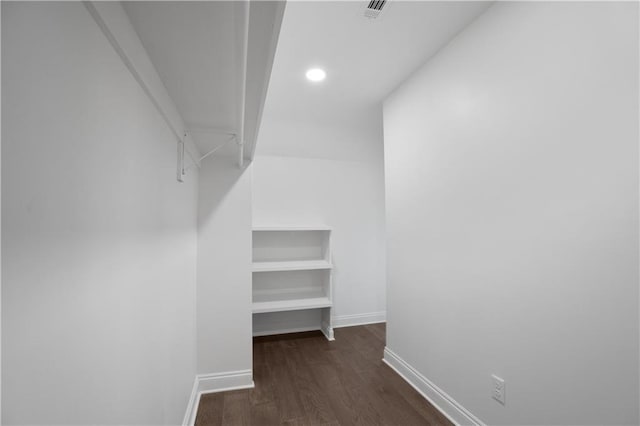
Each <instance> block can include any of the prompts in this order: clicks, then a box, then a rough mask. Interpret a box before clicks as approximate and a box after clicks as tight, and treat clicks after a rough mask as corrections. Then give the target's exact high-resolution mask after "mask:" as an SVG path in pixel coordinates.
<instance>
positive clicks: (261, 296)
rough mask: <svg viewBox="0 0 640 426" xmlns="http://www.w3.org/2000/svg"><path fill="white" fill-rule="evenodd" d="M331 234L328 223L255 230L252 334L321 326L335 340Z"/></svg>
mask: <svg viewBox="0 0 640 426" xmlns="http://www.w3.org/2000/svg"><path fill="white" fill-rule="evenodd" d="M331 234H332V232H331V228H330V227H329V226H326V225H309V226H305V225H302V226H301V225H296V226H281V225H274V226H270V225H269V226H255V227H254V228H253V244H252V245H253V264H252V270H253V272H254V274H253V290H252V310H253V314H254V315H253V327H254V334H256V333H257V334H259V335H265V334H279V333H287V332H293V331H296V330H297V331H299V330H300V329H305V330H308V329H317V330H321V331H322V332H323V333H324V334H325V336H326V337H327V339H329V340H333V326H332V314H331V310H332V306H333V286H332V280H331V278H332V277H331V275H332V274H331V270H332V268H333V265H332V263H331V244H330V239H331ZM316 327H317V328H316Z"/></svg>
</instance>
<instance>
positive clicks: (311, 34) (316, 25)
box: [265, 0, 491, 120]
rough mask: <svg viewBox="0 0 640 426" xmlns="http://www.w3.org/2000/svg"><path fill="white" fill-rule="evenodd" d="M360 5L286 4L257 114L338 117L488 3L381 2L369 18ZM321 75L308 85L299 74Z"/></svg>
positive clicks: (403, 72) (402, 74)
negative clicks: (313, 70) (319, 71)
mask: <svg viewBox="0 0 640 426" xmlns="http://www.w3.org/2000/svg"><path fill="white" fill-rule="evenodd" d="M368 3H369V2H368V1H366V0H360V1H337V2H336V1H300V2H289V3H288V4H287V8H286V11H285V15H284V20H283V24H282V28H281V31H280V40H279V43H278V49H277V52H276V58H275V62H274V66H273V70H272V78H271V82H270V85H269V93H268V96H267V104H266V106H265V115H268V116H270V117H278V118H284V119H289V120H291V119H300V120H309V119H318V118H323V117H324V118H326V119H340V118H344V117H346V116H348V115H349V114H350V113H351V112H354V111H358V110H361V109H363V108H366V107H370V106H371V105H375V104H380V103H381V102H382V100H383V99H384V98H385V97H386V96H387V95H388V94H389V93H390V92H391V91H392V90H393V89H394V88H395V87H396V86H397V85H398V84H400V83H401V82H402V81H403V80H404V79H406V78H407V77H408V76H409V75H410V74H411V73H412V72H413V71H414V70H415V69H417V68H418V67H419V66H420V65H421V64H423V63H424V62H425V61H427V60H428V59H429V58H430V57H431V56H433V55H434V54H435V53H436V52H437V51H438V50H439V49H441V48H442V47H443V46H445V45H446V44H447V42H449V40H451V39H452V38H453V37H454V36H455V35H456V34H457V33H458V32H460V31H461V30H462V29H463V28H465V27H466V26H467V25H468V24H469V23H470V22H471V21H473V20H474V19H475V18H476V17H477V16H478V15H480V14H481V13H482V12H484V11H485V10H486V9H487V8H488V7H489V6H490V5H491V2H479V1H478V2H476V1H471V2H458V1H399V0H391V1H387V4H386V6H385V7H384V9H383V11H382V13H381V15H380V16H379V17H378V18H377V19H368V18H366V17H365V16H364V12H365V8H366V6H367V5H368ZM314 66H319V67H322V68H324V69H325V70H326V71H327V79H326V81H324V82H323V83H322V84H310V83H309V82H308V81H306V79H305V71H306V70H307V69H308V68H310V67H314Z"/></svg>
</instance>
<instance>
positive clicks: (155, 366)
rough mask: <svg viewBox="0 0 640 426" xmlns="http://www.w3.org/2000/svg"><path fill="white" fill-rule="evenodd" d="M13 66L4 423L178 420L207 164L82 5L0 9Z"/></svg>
mask: <svg viewBox="0 0 640 426" xmlns="http://www.w3.org/2000/svg"><path fill="white" fill-rule="evenodd" d="M2 66H3V69H2V95H3V96H2V123H3V126H2V151H3V152H2V159H3V164H2V173H3V179H2V209H3V211H2V231H3V232H2V264H3V268H2V285H3V286H2V371H3V375H2V406H3V410H2V416H3V417H2V422H3V424H177V423H180V422H181V421H182V418H183V415H184V410H185V407H186V405H187V399H188V397H189V394H190V391H191V388H192V385H193V379H194V375H195V373H196V352H195V350H196V336H195V330H196V326H195V319H196V318H195V289H196V277H195V275H196V244H197V237H196V225H197V222H196V220H197V219H196V218H197V211H196V202H197V179H198V177H197V172H196V171H192V172H190V174H189V176H187V178H186V182H185V183H184V184H179V183H177V182H176V179H175V175H176V172H175V166H176V142H175V140H174V138H173V137H172V135H171V132H170V130H169V129H168V128H167V127H166V125H165V123H164V121H163V120H162V118H161V117H160V115H159V114H158V113H157V112H156V110H155V108H154V107H153V105H152V104H151V103H150V102H149V100H148V98H147V97H146V96H145V94H144V93H143V91H142V89H141V88H140V87H139V85H138V83H137V82H136V81H135V80H134V79H133V77H132V76H131V74H130V73H129V71H128V70H127V69H126V68H125V66H124V65H123V63H122V61H121V59H120V58H119V57H118V55H117V54H116V53H115V52H114V50H113V48H112V46H111V45H110V44H109V42H108V41H107V40H106V38H105V36H104V35H103V33H102V32H101V31H100V29H99V28H98V26H97V25H96V23H95V22H94V20H93V19H92V18H91V16H90V15H89V13H88V12H87V9H86V8H85V7H84V6H83V5H82V4H81V3H73V2H69V3H3V4H2Z"/></svg>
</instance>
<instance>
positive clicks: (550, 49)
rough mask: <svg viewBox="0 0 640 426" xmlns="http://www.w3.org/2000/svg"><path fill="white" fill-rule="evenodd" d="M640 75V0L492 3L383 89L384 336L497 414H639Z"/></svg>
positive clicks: (579, 417) (516, 418)
mask: <svg viewBox="0 0 640 426" xmlns="http://www.w3.org/2000/svg"><path fill="white" fill-rule="evenodd" d="M638 71H639V70H638V4H637V3H613V2H600V3H574V2H567V3H562V2H497V3H496V4H495V5H494V6H492V7H491V8H490V9H489V10H488V11H487V12H485V14H484V15H482V16H481V17H480V18H479V19H478V20H477V21H475V22H474V23H473V24H471V26H469V27H468V28H467V29H466V30H465V31H463V32H462V33H461V34H460V35H459V36H458V37H457V38H456V39H454V40H453V41H452V42H451V43H450V44H449V45H448V46H447V47H446V48H444V49H443V50H442V51H440V53H438V55H437V56H435V57H434V58H433V59H432V60H430V61H429V62H428V63H427V64H426V65H425V66H424V67H422V68H421V69H420V70H419V71H417V72H416V74H414V76H413V77H411V78H410V79H409V80H408V81H407V82H405V83H404V84H403V85H402V86H401V87H400V88H399V89H398V90H397V91H396V92H395V93H393V94H392V95H391V96H390V97H389V98H388V99H387V100H386V102H385V105H384V131H385V166H386V168H385V173H386V207H387V236H388V238H387V250H388V264H387V267H388V271H389V272H388V274H389V286H388V291H389V292H388V328H387V339H388V343H387V344H388V347H389V348H390V349H391V350H393V351H394V352H395V353H396V354H398V355H399V356H400V357H401V358H403V359H404V360H405V361H406V362H408V363H409V364H411V365H412V366H413V367H414V368H416V369H417V370H418V371H419V372H420V373H422V374H423V375H424V376H426V377H427V378H428V379H430V380H431V381H432V382H434V384H435V385H437V386H438V387H440V388H441V389H442V390H444V391H445V392H446V393H447V394H449V395H450V396H451V397H453V398H454V399H455V400H456V401H458V402H459V403H460V404H462V405H463V406H464V407H466V408H467V409H468V410H469V411H471V412H472V413H473V414H475V415H476V416H477V417H479V418H480V419H481V420H482V421H484V422H486V423H487V424H511V425H513V424H637V423H638V421H639V418H638V401H639V399H638ZM491 374H497V375H498V376H500V377H502V378H503V379H505V380H506V405H505V406H502V405H500V404H499V403H497V402H496V401H494V400H492V399H491V381H490V375H491Z"/></svg>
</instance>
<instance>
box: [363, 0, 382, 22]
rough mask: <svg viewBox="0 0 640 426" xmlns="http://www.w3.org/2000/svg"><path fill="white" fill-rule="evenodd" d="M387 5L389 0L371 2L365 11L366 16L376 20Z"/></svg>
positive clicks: (373, 0)
mask: <svg viewBox="0 0 640 426" xmlns="http://www.w3.org/2000/svg"><path fill="white" fill-rule="evenodd" d="M386 3H387V0H371V1H370V2H369V5H368V6H367V8H366V9H365V11H364V16H366V17H367V18H369V19H375V18H377V17H378V15H380V12H382V8H383V7H384V5H385V4H386Z"/></svg>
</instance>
